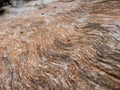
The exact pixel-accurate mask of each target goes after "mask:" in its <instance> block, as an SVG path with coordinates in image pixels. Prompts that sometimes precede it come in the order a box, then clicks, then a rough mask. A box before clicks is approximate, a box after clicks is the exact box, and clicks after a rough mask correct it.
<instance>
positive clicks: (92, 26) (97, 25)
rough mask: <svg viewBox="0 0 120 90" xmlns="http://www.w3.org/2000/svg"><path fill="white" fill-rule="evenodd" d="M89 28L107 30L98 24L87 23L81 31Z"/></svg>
mask: <svg viewBox="0 0 120 90" xmlns="http://www.w3.org/2000/svg"><path fill="white" fill-rule="evenodd" d="M85 28H89V29H92V30H107V28H105V27H103V26H101V24H100V23H88V24H87V25H86V26H84V27H83V29H85Z"/></svg>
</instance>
